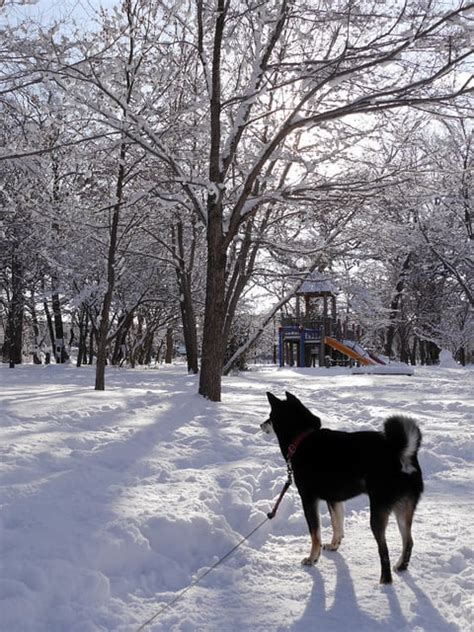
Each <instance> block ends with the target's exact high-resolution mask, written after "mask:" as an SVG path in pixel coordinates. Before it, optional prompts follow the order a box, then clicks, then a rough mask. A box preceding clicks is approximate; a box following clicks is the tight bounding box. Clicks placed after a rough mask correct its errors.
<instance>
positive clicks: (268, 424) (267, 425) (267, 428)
mask: <svg viewBox="0 0 474 632" xmlns="http://www.w3.org/2000/svg"><path fill="white" fill-rule="evenodd" d="M260 429H261V430H263V432H265V434H272V432H273V424H272V420H271V419H267V420H266V421H264V422H263V424H260Z"/></svg>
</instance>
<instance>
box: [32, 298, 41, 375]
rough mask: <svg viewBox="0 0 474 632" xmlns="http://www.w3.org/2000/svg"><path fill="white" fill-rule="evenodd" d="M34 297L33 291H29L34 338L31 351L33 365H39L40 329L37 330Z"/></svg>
mask: <svg viewBox="0 0 474 632" xmlns="http://www.w3.org/2000/svg"><path fill="white" fill-rule="evenodd" d="M35 302H36V299H35V295H34V292H33V290H32V291H31V308H30V311H31V324H32V327H33V334H34V337H35V344H34V349H33V354H32V355H33V364H41V355H40V349H41V340H40V328H39V323H38V315H37V313H36V307H35Z"/></svg>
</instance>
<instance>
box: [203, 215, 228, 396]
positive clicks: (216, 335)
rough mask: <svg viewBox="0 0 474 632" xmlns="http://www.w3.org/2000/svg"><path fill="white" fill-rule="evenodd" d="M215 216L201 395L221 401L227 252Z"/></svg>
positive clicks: (211, 228)
mask: <svg viewBox="0 0 474 632" xmlns="http://www.w3.org/2000/svg"><path fill="white" fill-rule="evenodd" d="M214 212H215V211H214ZM211 217H212V212H210V213H209V224H208V257H207V286H206V303H205V311H204V327H203V338H202V358H201V374H200V379H199V394H200V395H202V396H203V397H206V398H207V399H210V400H211V401H213V402H220V401H221V379H222V367H223V366H224V354H225V340H224V324H225V269H226V252H225V248H224V245H223V239H222V234H221V227H220V221H219V220H217V221H216V219H215V218H213V219H214V221H213V220H212V219H211Z"/></svg>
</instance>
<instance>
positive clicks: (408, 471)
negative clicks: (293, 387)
mask: <svg viewBox="0 0 474 632" xmlns="http://www.w3.org/2000/svg"><path fill="white" fill-rule="evenodd" d="M267 397H268V401H269V403H270V407H271V412H270V418H269V419H268V420H267V421H264V422H263V423H262V424H261V425H260V427H261V429H262V430H263V431H264V432H266V433H271V432H272V431H273V432H274V433H275V434H276V437H277V439H278V443H279V444H280V449H281V453H282V454H283V457H284V459H285V460H286V461H287V463H288V467H289V468H290V471H291V472H292V473H293V478H294V481H295V484H296V487H297V489H298V492H299V495H300V498H301V502H302V505H303V511H304V515H305V517H306V521H307V523H308V528H309V533H310V536H311V550H310V553H309V556H308V557H306V558H304V559H303V564H305V565H313V564H315V563H316V562H317V561H318V558H319V556H320V554H321V548H324V549H327V550H330V551H337V549H338V548H339V545H340V544H341V540H342V538H343V537H344V504H343V501H345V500H348V499H349V498H353V497H355V496H358V495H359V494H367V495H368V496H369V501H370V526H371V529H372V533H373V535H374V537H375V540H376V542H377V546H378V552H379V556H380V564H381V576H380V582H381V583H382V584H390V583H391V582H392V573H391V569H390V558H389V552H388V548H387V543H386V540H385V530H386V527H387V523H388V519H389V516H390V513H391V512H392V511H393V512H394V513H395V516H396V519H397V523H398V528H399V530H400V534H401V538H402V554H401V556H400V559H399V560H398V562H397V564H396V565H395V570H396V571H404V570H406V569H407V568H408V564H409V562H410V557H411V552H412V548H413V538H412V535H411V526H412V521H413V515H414V513H415V509H416V506H417V504H418V501H419V499H420V496H421V494H422V492H423V478H422V473H421V469H420V466H419V463H418V458H417V453H418V449H419V447H420V444H421V438H422V436H421V432H420V429H419V428H418V426H417V424H416V422H415V421H414V420H413V419H411V418H409V417H403V416H392V417H389V418H388V419H387V420H386V421H385V423H384V430H383V432H376V431H361V432H341V431H336V430H329V429H327V428H321V419H320V418H319V417H317V416H316V415H313V413H311V412H310V411H309V410H308V408H306V406H304V404H303V403H302V402H301V401H300V400H299V399H298V398H297V397H295V396H294V395H292V394H291V393H288V392H287V393H286V400H281V399H279V398H278V397H276V396H275V395H272V393H267ZM320 499H322V500H325V501H326V502H327V505H328V509H329V514H330V517H331V525H332V531H333V535H332V540H331V542H330V543H329V544H326V545H322V544H321V529H320V521H319V511H318V503H319V500H320Z"/></svg>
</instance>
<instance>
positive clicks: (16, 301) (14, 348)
mask: <svg viewBox="0 0 474 632" xmlns="http://www.w3.org/2000/svg"><path fill="white" fill-rule="evenodd" d="M11 266H12V267H11V274H12V276H11V283H12V285H11V288H12V293H11V301H10V305H9V306H8V318H7V326H6V330H5V341H4V345H3V359H4V361H6V362H8V363H9V365H10V367H11V368H13V367H14V366H15V364H21V361H22V346H23V316H24V297H23V276H22V274H23V271H22V269H21V266H20V263H19V261H18V259H17V257H16V255H15V253H13V254H12V258H11Z"/></svg>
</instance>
